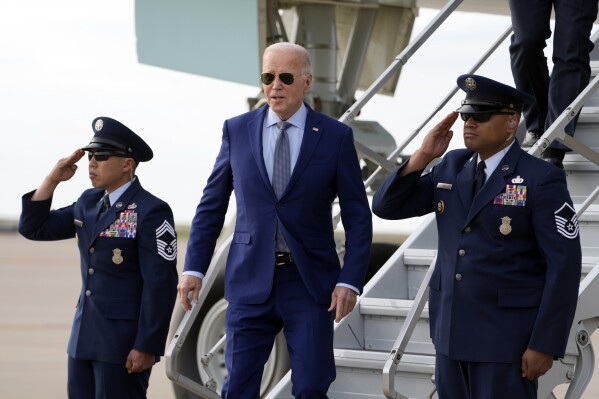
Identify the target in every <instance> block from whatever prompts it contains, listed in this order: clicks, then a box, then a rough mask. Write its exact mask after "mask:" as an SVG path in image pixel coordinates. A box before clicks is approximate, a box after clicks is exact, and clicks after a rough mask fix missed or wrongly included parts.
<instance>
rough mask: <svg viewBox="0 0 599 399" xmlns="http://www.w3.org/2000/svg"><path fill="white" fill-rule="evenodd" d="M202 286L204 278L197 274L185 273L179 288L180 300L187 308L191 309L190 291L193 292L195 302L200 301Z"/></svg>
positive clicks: (184, 307)
mask: <svg viewBox="0 0 599 399" xmlns="http://www.w3.org/2000/svg"><path fill="white" fill-rule="evenodd" d="M200 288H202V279H201V278H198V277H196V276H190V275H184V276H183V277H181V280H180V281H179V284H178V285H177V290H178V291H179V302H181V306H183V309H185V310H191V301H190V300H189V293H190V292H192V295H191V298H192V300H193V302H194V303H198V301H199V296H200Z"/></svg>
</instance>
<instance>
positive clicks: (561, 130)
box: [528, 75, 599, 166]
mask: <svg viewBox="0 0 599 399" xmlns="http://www.w3.org/2000/svg"><path fill="white" fill-rule="evenodd" d="M597 89H599V75H597V76H595V78H594V79H593V80H592V81H591V82H590V83H589V84H588V85H587V87H585V88H584V90H583V91H581V92H580V94H579V95H578V96H577V97H576V98H575V99H574V100H573V101H572V103H570V105H569V106H568V107H567V108H566V109H565V110H564V111H563V112H562V113H561V114H560V115H559V116H558V117H557V119H556V120H555V121H554V122H553V123H552V124H551V126H549V128H548V129H547V130H546V131H545V133H543V135H542V136H541V137H540V138H539V139H538V140H537V142H536V143H535V144H534V145H533V146H532V147H531V148H530V150H528V153H529V154H531V155H534V156H537V157H538V156H540V155H541V153H543V151H545V150H546V149H547V148H548V147H549V145H550V144H551V142H552V141H553V140H557V141H558V142H560V143H563V144H564V145H566V146H568V147H569V148H570V149H572V150H574V151H576V152H577V153H579V154H580V155H582V156H584V157H585V158H587V159H588V160H589V161H591V162H593V163H594V164H596V165H598V166H599V153H597V152H596V151H594V150H593V149H591V148H589V147H587V146H586V145H584V144H582V143H581V142H580V141H578V140H576V139H575V138H574V137H572V136H568V135H567V134H566V130H565V129H566V125H568V123H570V121H571V120H572V119H574V117H575V116H576V115H577V114H578V112H579V111H580V110H581V109H582V107H583V106H584V104H586V102H587V100H588V99H589V98H591V96H592V95H593V94H594V93H595V92H596V91H597Z"/></svg>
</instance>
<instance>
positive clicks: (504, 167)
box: [466, 142, 522, 224]
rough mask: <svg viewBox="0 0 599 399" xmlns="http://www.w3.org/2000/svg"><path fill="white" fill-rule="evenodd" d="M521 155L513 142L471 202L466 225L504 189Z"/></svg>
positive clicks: (518, 147) (516, 144) (517, 146)
mask: <svg viewBox="0 0 599 399" xmlns="http://www.w3.org/2000/svg"><path fill="white" fill-rule="evenodd" d="M521 154H522V151H521V150H520V146H519V145H518V143H517V142H515V143H514V145H512V147H511V148H510V149H509V151H508V152H507V153H506V154H505V156H504V157H503V159H502V160H501V162H499V165H497V168H496V169H495V170H494V171H493V173H492V174H491V176H489V179H488V180H487V181H486V182H485V184H484V185H483V187H482V188H481V189H480V191H479V192H478V194H477V195H476V197H475V198H474V200H473V201H472V207H471V208H470V212H469V213H468V217H467V218H466V224H469V223H470V221H471V220H472V219H473V218H474V217H475V216H476V215H477V214H478V212H480V210H481V209H482V208H484V207H485V206H486V205H488V204H489V203H490V202H491V201H493V199H494V198H495V196H497V194H499V193H501V192H502V191H503V190H504V189H505V179H506V176H508V175H511V174H513V173H514V171H515V169H516V164H517V163H518V160H519V159H520V155H521Z"/></svg>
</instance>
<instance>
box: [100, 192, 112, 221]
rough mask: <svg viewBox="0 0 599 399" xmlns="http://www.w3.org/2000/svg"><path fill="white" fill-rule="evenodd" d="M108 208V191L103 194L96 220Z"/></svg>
mask: <svg viewBox="0 0 599 399" xmlns="http://www.w3.org/2000/svg"><path fill="white" fill-rule="evenodd" d="M109 208H110V197H109V196H108V193H106V194H104V196H103V197H102V206H101V207H100V213H99V214H98V220H99V219H100V218H101V217H102V216H104V214H105V213H106V211H107V210H108V209H109Z"/></svg>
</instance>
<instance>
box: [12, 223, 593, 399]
mask: <svg viewBox="0 0 599 399" xmlns="http://www.w3.org/2000/svg"><path fill="white" fill-rule="evenodd" d="M185 245H186V243H185V242H180V243H179V249H180V252H179V255H180V256H179V265H182V264H183V253H184V249H185ZM80 286H81V281H80V273H79V251H78V249H77V246H76V242H75V240H74V239H73V240H64V241H54V242H32V241H28V240H26V239H24V238H23V237H21V236H19V235H18V234H16V233H0V398H3V399H31V398H40V399H63V398H66V380H67V354H66V347H67V341H68V338H69V334H70V329H71V322H72V318H73V314H74V311H75V305H76V304H77V298H78V295H79V289H80ZM592 340H593V344H594V347H599V334H597V333H595V334H594V335H593V339H592ZM597 360H598V359H596V361H595V362H596V363H597ZM598 364H599V363H598ZM566 389H567V386H562V387H558V389H557V390H556V392H555V393H556V397H557V398H558V399H560V398H564V395H565V392H566ZM582 398H583V399H596V398H599V372H597V371H596V370H595V374H594V378H593V380H592V381H591V383H590V385H589V387H588V388H587V390H586V392H585V394H584V395H583V396H582ZM148 399H174V394H173V391H172V387H171V383H170V381H169V379H168V378H167V377H166V374H165V370H164V361H161V362H159V363H158V364H156V365H155V366H154V368H153V370H152V376H151V377H150V387H149V389H148Z"/></svg>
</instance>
